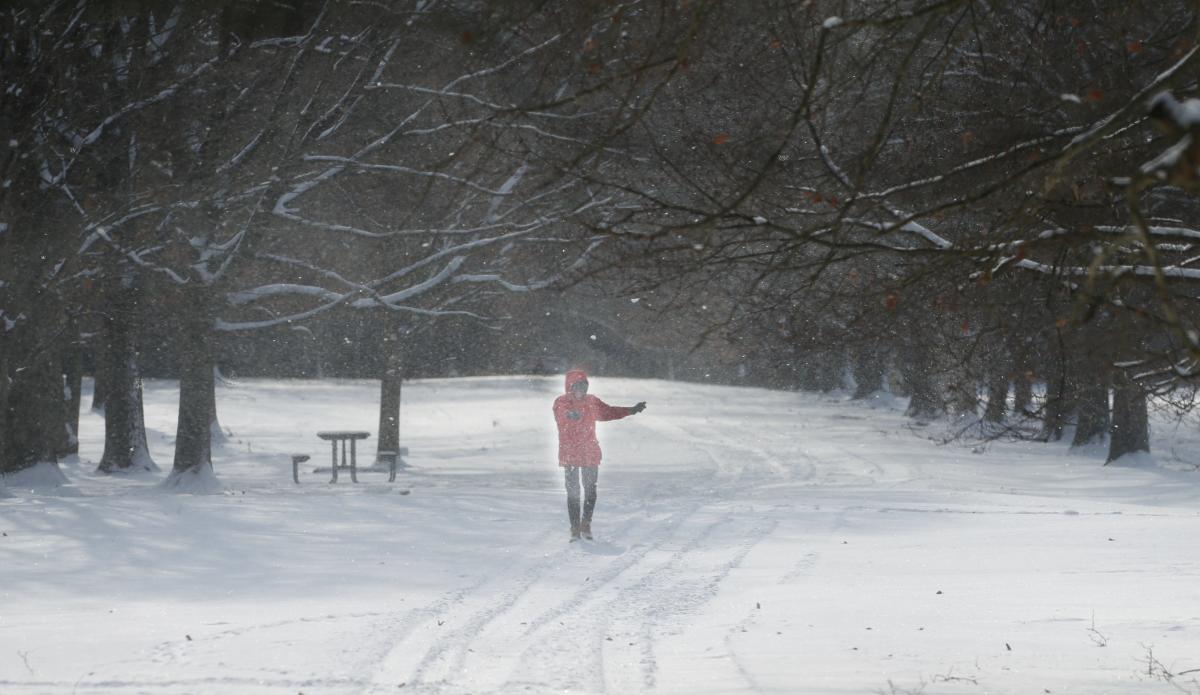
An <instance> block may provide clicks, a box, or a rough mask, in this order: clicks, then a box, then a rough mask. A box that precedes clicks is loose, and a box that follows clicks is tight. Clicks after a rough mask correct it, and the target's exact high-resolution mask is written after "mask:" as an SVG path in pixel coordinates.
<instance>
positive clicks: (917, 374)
mask: <svg viewBox="0 0 1200 695" xmlns="http://www.w3.org/2000/svg"><path fill="white" fill-rule="evenodd" d="M906 352H907V353H908V354H907V355H906V357H907V359H906V360H904V361H902V362H901V364H900V373H901V374H902V375H903V376H904V383H905V384H906V385H907V387H908V392H909V401H908V410H906V411H905V413H904V414H905V415H907V416H908V417H911V418H917V419H929V418H936V417H938V416H940V415H941V414H942V413H943V408H944V407H945V404H944V403H942V399H941V396H940V394H939V393H938V389H937V384H936V382H935V380H934V364H933V355H932V353H931V352H930V350H929V348H928V347H927V346H925V345H923V344H917V345H912V346H910V347H909V349H908V350H907V351H906Z"/></svg>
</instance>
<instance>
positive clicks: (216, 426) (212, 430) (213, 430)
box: [208, 358, 228, 444]
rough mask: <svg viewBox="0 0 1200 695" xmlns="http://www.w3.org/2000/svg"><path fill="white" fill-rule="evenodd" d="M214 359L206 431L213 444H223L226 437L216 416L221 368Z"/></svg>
mask: <svg viewBox="0 0 1200 695" xmlns="http://www.w3.org/2000/svg"><path fill="white" fill-rule="evenodd" d="M215 361H216V360H215V358H214V364H213V368H212V371H213V378H212V388H211V389H210V390H209V392H208V412H209V413H210V414H211V418H210V419H209V421H208V432H209V435H210V436H211V437H212V441H213V443H214V444H223V443H225V442H226V441H227V440H228V437H226V436H225V430H223V429H221V420H220V419H219V418H218V417H217V381H218V379H220V378H221V370H220V369H219V368H218V367H217V365H216V363H215Z"/></svg>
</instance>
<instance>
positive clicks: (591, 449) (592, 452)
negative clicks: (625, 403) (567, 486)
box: [554, 369, 629, 468]
mask: <svg viewBox="0 0 1200 695" xmlns="http://www.w3.org/2000/svg"><path fill="white" fill-rule="evenodd" d="M580 381H587V374H584V373H583V371H581V370H579V369H572V370H571V371H569V372H567V392H566V394H564V395H562V396H559V397H558V398H556V399H555V400H554V421H555V422H557V423H558V465H560V466H586V467H588V468H594V467H596V466H599V465H600V442H598V441H597V440H596V422H597V421H599V420H620V419H621V418H623V417H625V416H626V415H629V408H625V407H622V406H616V405H609V404H607V403H605V402H604V401H602V400H600V399H599V398H596V397H595V396H593V395H591V394H588V395H586V396H584V397H583V398H581V399H579V400H575V397H574V396H573V395H571V386H572V385H573V384H576V383H578V382H580ZM570 413H576V414H577V415H578V416H579V417H578V418H574V419H572V418H571V417H570V415H569V414H570Z"/></svg>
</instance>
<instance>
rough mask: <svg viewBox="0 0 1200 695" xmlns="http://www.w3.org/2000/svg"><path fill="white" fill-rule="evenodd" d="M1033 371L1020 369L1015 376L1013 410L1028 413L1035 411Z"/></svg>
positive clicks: (1021, 413) (1023, 413)
mask: <svg viewBox="0 0 1200 695" xmlns="http://www.w3.org/2000/svg"><path fill="white" fill-rule="evenodd" d="M1032 408H1033V372H1032V371H1030V370H1025V369H1018V370H1017V373H1016V374H1015V375H1014V376H1013V412H1014V413H1016V414H1017V415H1028V414H1029V413H1031V412H1033V410H1032Z"/></svg>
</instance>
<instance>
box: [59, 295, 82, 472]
mask: <svg viewBox="0 0 1200 695" xmlns="http://www.w3.org/2000/svg"><path fill="white" fill-rule="evenodd" d="M66 339H67V342H66V343H65V344H64V345H63V356H62V363H63V380H64V384H63V385H64V389H65V390H64V392H63V407H64V409H65V424H66V427H65V428H64V429H63V434H62V439H61V440H60V442H59V449H58V453H59V455H60V456H69V455H72V454H78V453H79V407H80V405H81V403H82V401H83V395H82V394H81V393H80V389H82V388H83V346H82V345H81V342H80V340H81V339H80V337H79V323H78V322H77V321H76V320H75V319H73V318H72V319H68V324H67V334H66Z"/></svg>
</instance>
